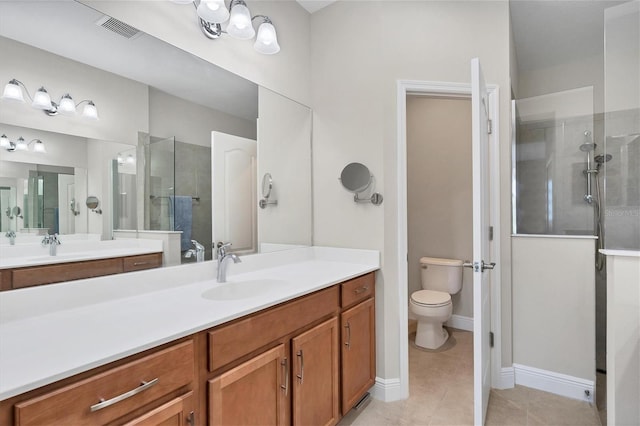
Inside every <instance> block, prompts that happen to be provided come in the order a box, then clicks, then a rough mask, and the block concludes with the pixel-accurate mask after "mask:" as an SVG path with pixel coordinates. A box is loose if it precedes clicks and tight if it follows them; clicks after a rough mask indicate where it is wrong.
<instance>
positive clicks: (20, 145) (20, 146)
mask: <svg viewBox="0 0 640 426" xmlns="http://www.w3.org/2000/svg"><path fill="white" fill-rule="evenodd" d="M27 150H29V145H27V143H26V142H25V141H24V138H23V137H22V136H20V137H19V138H18V140H17V141H16V151H27Z"/></svg>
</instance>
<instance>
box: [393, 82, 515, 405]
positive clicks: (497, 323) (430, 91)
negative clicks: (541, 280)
mask: <svg viewBox="0 0 640 426" xmlns="http://www.w3.org/2000/svg"><path fill="white" fill-rule="evenodd" d="M487 91H488V92H489V113H490V117H491V120H492V128H493V131H492V133H491V135H490V147H489V162H490V190H489V191H490V195H489V196H490V200H491V201H490V222H491V224H492V226H493V235H494V238H493V241H492V242H491V258H492V260H493V261H494V262H496V264H497V265H498V270H497V271H496V272H497V273H492V274H491V330H492V331H493V333H494V346H493V348H492V349H491V384H492V387H497V388H501V387H503V386H501V385H500V383H501V369H502V318H501V312H502V311H501V305H502V303H501V291H500V284H501V278H500V275H501V274H500V271H501V269H502V268H501V265H502V263H501V259H500V236H501V230H500V143H499V142H500V137H499V133H500V122H499V114H498V103H499V99H500V97H499V88H498V86H497V85H495V84H487ZM408 95H424V96H431V97H443V98H463V99H470V98H471V83H449V82H441V81H418V80H398V81H397V114H398V115H397V151H396V152H397V176H396V182H397V185H398V186H397V194H398V204H397V217H398V220H397V226H398V228H397V236H398V239H397V247H396V261H397V269H396V270H397V277H396V278H397V282H398V318H399V336H407V335H408V333H409V330H408V321H409V312H408V311H409V295H408V285H409V283H408V264H407V256H408V251H409V249H408V229H407V96H408ZM474 316H475V313H474ZM399 359H400V398H402V399H405V398H408V397H409V343H408V339H406V338H400V344H399Z"/></svg>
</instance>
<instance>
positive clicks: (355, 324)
mask: <svg viewBox="0 0 640 426" xmlns="http://www.w3.org/2000/svg"><path fill="white" fill-rule="evenodd" d="M341 330H342V345H341V351H342V413H343V414H346V413H347V412H348V411H349V410H350V409H351V408H353V406H354V405H355V404H356V403H357V402H358V401H359V400H360V398H362V396H363V395H364V394H365V393H366V392H367V390H369V388H371V386H373V384H374V383H375V377H376V358H375V353H376V348H375V314H374V299H368V300H366V301H364V302H361V303H360V304H358V305H356V306H354V307H353V308H351V309H349V310H347V311H344V312H343V313H342V315H341Z"/></svg>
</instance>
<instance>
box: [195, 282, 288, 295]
mask: <svg viewBox="0 0 640 426" xmlns="http://www.w3.org/2000/svg"><path fill="white" fill-rule="evenodd" d="M286 283H287V282H286V281H281V280H247V281H235V282H234V281H229V282H227V283H225V284H221V285H219V286H217V287H214V288H211V289H209V290H207V291H205V292H204V293H202V297H204V298H205V299H209V300H241V299H250V298H252V297H259V296H263V295H265V294H267V293H269V292H270V291H272V289H273V287H274V286H276V285H282V284H286Z"/></svg>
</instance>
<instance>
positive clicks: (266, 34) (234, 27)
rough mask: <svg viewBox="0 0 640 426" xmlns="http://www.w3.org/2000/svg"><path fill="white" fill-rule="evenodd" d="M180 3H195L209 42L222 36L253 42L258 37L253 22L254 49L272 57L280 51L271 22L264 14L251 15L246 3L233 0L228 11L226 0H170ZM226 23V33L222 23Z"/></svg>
mask: <svg viewBox="0 0 640 426" xmlns="http://www.w3.org/2000/svg"><path fill="white" fill-rule="evenodd" d="M171 1H172V2H173V3H177V4H189V3H192V4H193V5H194V6H195V8H196V14H197V15H198V20H199V23H200V29H201V30H202V33H203V34H204V35H205V36H206V37H207V38H209V39H211V40H215V39H217V38H220V36H222V34H223V33H226V34H229V35H230V36H231V37H233V38H237V39H240V40H250V39H252V38H254V37H256V30H255V29H254V28H253V21H254V20H258V21H259V22H260V23H259V24H258V25H259V26H258V35H257V37H256V41H255V43H254V45H253V48H254V49H255V50H256V51H258V52H259V53H262V54H265V55H273V54H275V53H278V52H279V51H280V45H279V44H278V36H277V34H276V28H275V27H274V25H273V22H271V19H270V18H269V17H268V16H265V15H256V16H253V17H252V16H251V12H250V11H249V8H248V7H247V3H245V1H244V0H231V3H229V8H228V9H227V7H226V6H225V3H224V0H193V1H191V0H171ZM224 23H226V24H227V25H226V27H225V29H224V30H223V29H222V24H224Z"/></svg>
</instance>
